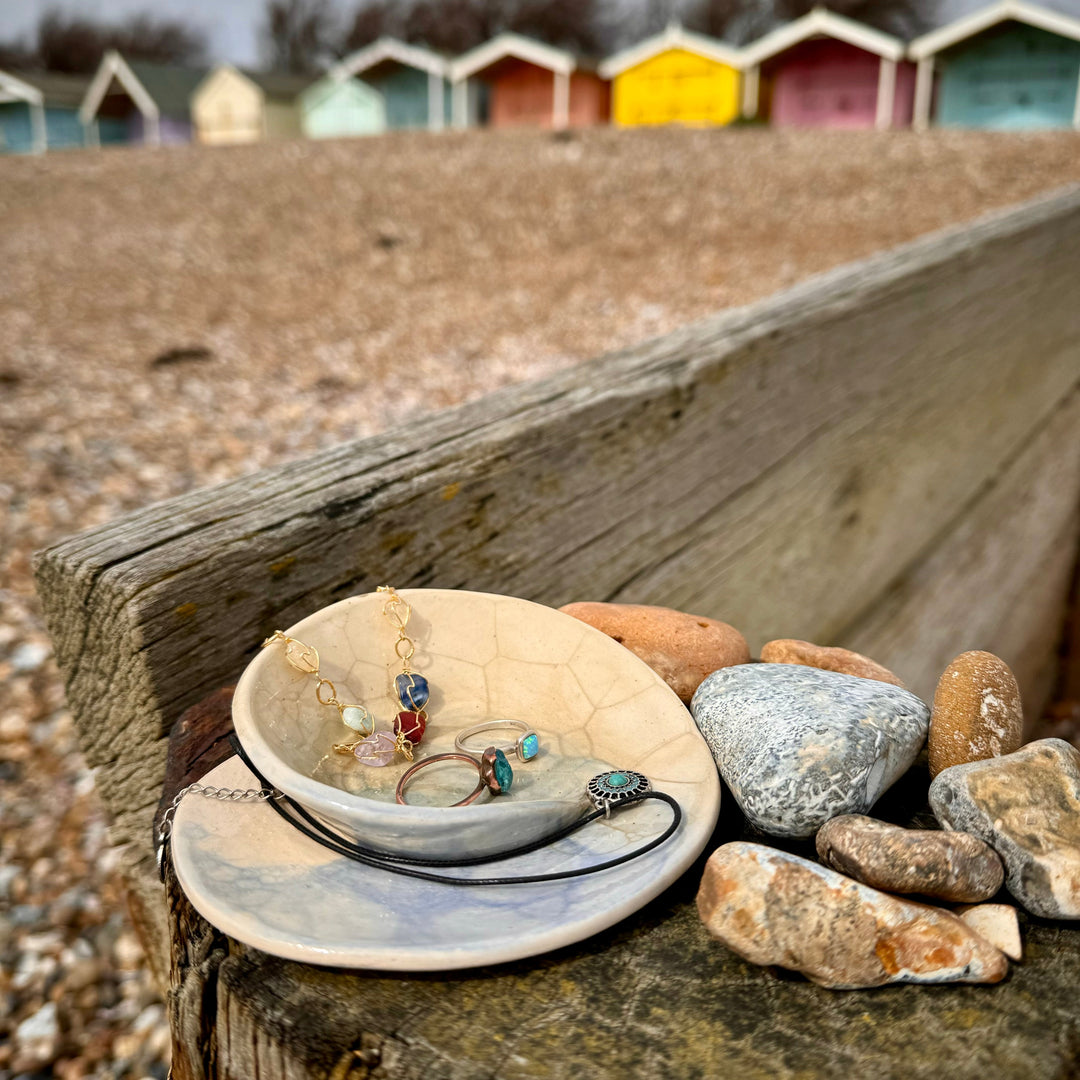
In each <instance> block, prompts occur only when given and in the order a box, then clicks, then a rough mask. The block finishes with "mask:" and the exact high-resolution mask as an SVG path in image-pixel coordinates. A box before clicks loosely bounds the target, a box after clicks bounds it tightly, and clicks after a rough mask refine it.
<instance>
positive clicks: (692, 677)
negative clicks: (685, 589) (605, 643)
mask: <svg viewBox="0 0 1080 1080" xmlns="http://www.w3.org/2000/svg"><path fill="white" fill-rule="evenodd" d="M559 610H560V611H562V612H565V613H566V614H567V615H573V617H574V618H575V619H580V620H581V621H582V622H584V623H588V624H589V625H590V626H594V627H596V629H597V630H600V631H602V632H603V633H605V634H607V636H608V637H610V638H614V639H615V640H616V641H617V642H619V644H620V645H625V646H626V648H628V649H629V650H630V651H631V652H632V653H633V654H634V655H635V656H637V657H639V658H640V659H641V660H644V661H645V663H646V664H648V665H649V667H651V668H652V669H653V671H655V672H656V673H657V674H658V675H659V676H660V677H661V678H662V679H663V680H664V681H665V682H666V683H667V684H668V686H670V687H671V689H672V690H674V691H675V693H676V694H678V695H679V697H681V698H682V699H683V701H685V702H687V703H689V701H690V699H691V698H692V697H693V696H694V691H695V690H696V689H697V688H698V686H699V685H700V684H701V681H702V679H704V678H705V676H706V675H708V674H709V673H710V672H713V671H716V670H717V669H718V668H723V667H730V666H731V665H732V664H745V663H746V662H747V661H748V660H749V659H750V647H749V646H748V645H747V644H746V638H744V637H743V636H742V634H740V633H739V631H738V630H736V629H735V627H733V626H728V624H727V623H724V622H720V621H719V620H717V619H709V618H707V617H706V616H704V615H688V614H687V613H686V612H684V611H673V610H672V609H671V608H663V607H648V606H647V605H644V604H594V603H577V604H567V605H566V606H565V607H562V608H559Z"/></svg>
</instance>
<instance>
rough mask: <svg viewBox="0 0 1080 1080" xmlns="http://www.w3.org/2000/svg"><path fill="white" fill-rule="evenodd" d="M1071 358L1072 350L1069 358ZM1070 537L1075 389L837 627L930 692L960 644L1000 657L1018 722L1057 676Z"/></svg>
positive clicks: (1078, 394)
mask: <svg viewBox="0 0 1080 1080" xmlns="http://www.w3.org/2000/svg"><path fill="white" fill-rule="evenodd" d="M1077 363H1078V365H1080V358H1078V361H1077ZM1078 537H1080V390H1074V391H1072V392H1071V393H1070V394H1068V395H1067V396H1066V397H1065V398H1064V399H1063V400H1062V401H1061V402H1060V403H1059V404H1058V406H1057V408H1056V409H1055V410H1054V411H1053V413H1051V415H1050V416H1049V417H1047V419H1046V421H1045V423H1044V424H1042V425H1040V427H1039V429H1038V430H1037V431H1036V433H1035V434H1034V436H1033V437H1032V439H1031V441H1030V442H1029V443H1027V444H1026V445H1025V446H1024V447H1023V448H1022V449H1021V450H1020V451H1019V452H1018V453H1017V454H1016V456H1015V457H1014V458H1013V460H1012V461H1011V462H1009V463H1008V465H1007V466H1006V467H1005V468H1004V469H1003V471H1002V472H1001V474H1000V475H999V476H998V477H997V478H996V479H995V481H994V482H993V483H990V484H988V485H987V486H986V487H985V488H984V489H983V490H982V491H980V492H979V493H978V494H977V495H976V496H975V497H974V499H973V500H972V501H971V503H969V504H968V505H967V506H965V507H963V508H961V510H960V512H959V514H958V516H957V518H956V520H955V521H954V522H953V523H952V524H951V525H950V527H949V528H948V530H947V531H946V532H945V533H944V534H943V535H941V536H940V537H939V538H937V540H936V541H935V543H934V545H933V547H932V548H931V549H930V551H929V552H928V553H927V555H926V557H925V558H923V559H921V560H920V561H919V562H917V563H915V564H914V565H913V566H912V567H911V568H910V569H909V570H908V571H907V572H906V573H905V574H904V575H903V576H902V577H901V578H899V579H898V580H897V581H895V582H893V584H892V587H891V588H890V589H889V591H888V593H887V594H886V595H884V596H879V597H876V598H875V599H874V602H873V604H872V606H871V608H870V609H869V610H868V611H867V612H866V613H865V615H864V616H863V617H862V618H861V619H860V620H858V621H857V622H856V623H855V625H853V626H852V627H849V628H848V629H847V630H845V631H844V632H843V633H842V634H841V635H840V637H841V639H842V640H843V642H844V644H846V645H849V646H850V647H851V648H853V649H856V650H858V651H860V652H864V653H866V654H867V655H869V656H881V657H888V658H889V665H890V667H891V668H892V669H893V670H895V671H897V672H898V673H900V675H901V677H902V678H904V679H905V680H906V681H907V683H908V684H909V685H910V686H911V688H912V689H913V690H914V691H915V692H916V693H918V694H919V695H920V696H922V697H923V698H925V699H926V700H928V701H929V700H930V699H931V698H932V697H933V693H934V687H935V686H936V684H937V679H938V677H939V675H940V674H941V672H942V671H943V670H944V668H945V667H946V665H947V664H948V663H949V662H950V661H951V660H952V659H953V658H954V657H956V656H957V655H958V654H959V653H961V652H964V651H966V650H968V649H987V650H989V651H990V652H993V653H996V654H998V655H999V656H1004V657H1007V658H1008V660H1009V663H1010V664H1011V665H1012V667H1013V670H1014V671H1015V672H1016V676H1017V679H1018V680H1019V682H1020V686H1021V689H1022V691H1023V697H1024V702H1025V706H1026V713H1027V719H1028V721H1029V723H1030V722H1031V721H1033V720H1035V719H1037V718H1038V716H1039V715H1040V712H1041V709H1042V706H1043V705H1044V704H1045V703H1046V697H1047V694H1048V693H1049V691H1050V689H1051V687H1052V684H1053V681H1054V678H1055V676H1056V674H1057V659H1058V658H1057V655H1056V649H1055V646H1056V645H1057V642H1058V639H1059V637H1060V636H1061V633H1062V629H1063V626H1064V619H1065V607H1066V602H1067V600H1068V596H1069V586H1070V581H1071V578H1072V574H1073V568H1074V567H1075V566H1076V556H1077V547H1078Z"/></svg>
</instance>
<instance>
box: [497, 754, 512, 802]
mask: <svg viewBox="0 0 1080 1080" xmlns="http://www.w3.org/2000/svg"><path fill="white" fill-rule="evenodd" d="M495 779H496V780H498V781H499V787H500V788H501V789H502V790H503V792H507V791H509V790H510V785H511V784H512V783H513V782H514V770H513V769H511V768H510V762H509V761H507V760H506V755H505V754H504V753H503V752H502V751H501V750H496V751H495Z"/></svg>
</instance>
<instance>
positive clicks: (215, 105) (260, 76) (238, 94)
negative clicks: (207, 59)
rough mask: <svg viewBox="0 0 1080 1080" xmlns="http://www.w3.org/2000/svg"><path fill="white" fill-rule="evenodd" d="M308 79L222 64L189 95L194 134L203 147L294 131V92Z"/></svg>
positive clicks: (297, 118) (297, 131) (297, 128)
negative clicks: (246, 69) (244, 69)
mask: <svg viewBox="0 0 1080 1080" xmlns="http://www.w3.org/2000/svg"><path fill="white" fill-rule="evenodd" d="M310 82H311V79H305V78H300V77H297V76H294V75H276V74H264V73H262V72H255V71H240V70H238V69H237V68H234V67H232V66H231V65H229V64H222V65H221V66H219V67H217V68H215V69H214V70H213V71H211V72H210V74H209V75H207V76H206V78H205V79H204V80H203V81H202V82H201V83H200V84H199V86H198V87H197V89H196V90H195V92H194V93H193V94H192V95H191V119H192V122H193V124H194V126H195V133H196V136H197V138H198V140H199V142H201V143H205V144H207V145H209V146H223V145H229V144H233V143H249V142H259V141H261V140H263V139H282V138H285V139H287V138H293V137H296V136H299V135H300V134H301V133H302V132H301V122H300V107H299V103H298V101H297V99H298V97H299V95H300V92H301V91H302V90H304V89H305V88H306V87H307V86H308V85H309V84H310Z"/></svg>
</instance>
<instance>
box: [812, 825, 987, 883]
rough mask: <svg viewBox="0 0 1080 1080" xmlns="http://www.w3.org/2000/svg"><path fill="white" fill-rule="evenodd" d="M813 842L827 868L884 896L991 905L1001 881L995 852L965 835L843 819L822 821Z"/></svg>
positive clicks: (976, 839)
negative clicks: (909, 895) (904, 895)
mask: <svg viewBox="0 0 1080 1080" xmlns="http://www.w3.org/2000/svg"><path fill="white" fill-rule="evenodd" d="M816 843H817V853H818V857H819V858H820V859H821V861H822V862H823V863H825V865H826V866H831V867H832V868H833V869H834V870H839V871H840V873H842V874H847V875H848V877H852V878H854V879H855V880H856V881H861V882H862V883H863V884H864V885H871V886H873V887H874V888H875V889H883V890H884V891H885V892H894V893H919V894H920V895H923V896H932V897H934V898H935V899H936V900H948V901H950V902H952V903H954V904H955V903H963V904H972V903H976V902H978V901H979V900H989V899H990V897H991V896H993V895H994V894H995V893H996V892H997V891H998V889H1000V888H1001V885H1002V882H1003V881H1004V880H1005V868H1004V867H1003V866H1002V865H1001V860H1000V859H999V858H998V856H997V853H996V852H995V851H994V849H993V848H992V847H990V846H989V845H988V844H984V843H983V842H982V841H981V840H980V839H979V838H978V837H976V836H972V835H970V834H969V833H963V832H941V831H939V830H936V829H902V828H900V826H898V825H889V824H888V823H887V822H884V821H876V820H875V819H874V818H869V817H864V816H862V815H861V814H845V815H843V816H842V817H835V818H833V819H832V820H831V821H827V822H825V824H824V825H823V826H822V827H821V829H820V830H819V831H818V834H817V841H816Z"/></svg>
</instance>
